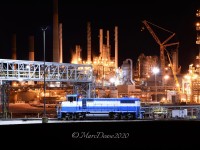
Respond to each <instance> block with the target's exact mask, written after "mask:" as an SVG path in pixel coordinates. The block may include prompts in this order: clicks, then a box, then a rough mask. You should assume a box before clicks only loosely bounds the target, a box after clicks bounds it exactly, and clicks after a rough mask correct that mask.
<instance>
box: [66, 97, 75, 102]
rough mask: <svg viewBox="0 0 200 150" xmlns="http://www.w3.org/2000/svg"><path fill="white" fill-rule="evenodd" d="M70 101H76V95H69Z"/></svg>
mask: <svg viewBox="0 0 200 150" xmlns="http://www.w3.org/2000/svg"><path fill="white" fill-rule="evenodd" d="M68 101H70V102H73V101H76V97H68Z"/></svg>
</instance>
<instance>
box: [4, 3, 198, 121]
mask: <svg viewBox="0 0 200 150" xmlns="http://www.w3.org/2000/svg"><path fill="white" fill-rule="evenodd" d="M58 5H59V3H58V0H53V43H52V44H53V60H52V62H47V61H46V60H45V31H46V29H45V28H44V29H42V31H43V40H44V41H43V42H44V60H42V61H35V59H34V58H35V56H34V49H35V48H34V44H35V40H34V35H30V36H29V60H18V59H17V52H16V51H17V46H16V45H17V44H16V41H17V40H16V38H17V35H16V34H13V36H12V39H11V40H12V58H11V59H0V81H1V98H0V104H1V106H2V107H1V109H0V111H1V114H2V117H8V116H9V117H10V116H11V113H12V115H13V116H12V117H15V116H16V117H17V113H18V112H24V111H18V110H14V108H15V106H16V105H17V106H19V105H29V106H30V107H32V108H33V109H32V110H29V109H28V108H27V109H26V110H28V111H30V112H31V113H32V114H34V113H35V114H36V115H35V116H38V117H41V116H42V115H43V114H44V113H49V114H52V113H55V111H56V110H55V107H56V105H57V104H58V103H59V102H62V101H66V95H68V94H73V93H76V94H81V95H82V96H83V97H87V98H121V97H136V98H140V99H141V103H142V106H144V109H145V112H146V114H145V115H146V117H152V116H153V117H156V116H162V117H163V118H164V117H168V116H169V115H171V116H172V117H177V116H178V117H179V115H176V113H177V107H178V106H180V107H179V108H180V109H181V111H183V110H184V112H183V114H184V115H183V116H180V117H185V116H198V114H199V104H200V77H199V75H200V64H199V63H197V64H191V65H189V69H188V70H189V71H188V73H187V74H184V75H183V74H181V66H179V64H178V62H179V60H178V59H179V55H178V54H179V52H178V50H179V41H175V42H170V40H172V39H173V38H174V37H175V36H176V34H175V33H174V32H172V31H170V30H168V29H165V28H164V27H161V26H159V25H156V24H154V23H152V22H149V21H147V20H143V21H142V23H143V25H144V27H143V29H146V30H147V31H148V32H149V34H150V36H152V38H153V39H154V41H155V43H156V44H158V45H159V48H160V49H159V52H160V56H155V55H154V56H150V55H145V54H144V53H141V54H140V55H139V57H138V58H137V60H136V62H137V63H135V64H134V63H133V60H132V58H131V56H129V57H128V58H127V59H125V60H124V61H123V63H122V64H119V62H118V60H119V57H120V56H119V49H120V48H119V44H118V43H120V40H118V38H119V34H118V31H119V30H120V27H119V26H117V25H116V26H113V30H112V31H109V30H107V29H103V28H100V29H99V36H98V38H99V49H98V55H96V56H94V55H93V51H94V50H93V49H92V44H93V43H92V36H91V35H92V32H93V31H92V28H91V26H95V24H92V23H91V22H89V21H88V22H86V23H85V27H86V28H85V30H86V31H87V39H85V40H86V41H87V49H82V47H83V46H82V45H79V44H77V45H74V50H73V53H72V56H71V58H72V59H71V62H69V63H63V58H65V56H63V39H62V38H63V35H62V34H63V29H62V28H63V26H62V22H60V21H59V14H58V8H59V7H58ZM196 17H197V18H198V19H199V17H200V11H199V10H197V12H196ZM152 27H154V28H159V29H161V30H163V31H164V32H166V33H167V34H170V35H169V36H168V37H167V38H166V39H165V40H164V41H161V39H160V37H158V36H157V34H156V33H155V32H154V30H153V29H154V28H152ZM196 32H197V41H196V44H197V45H198V47H199V56H197V59H198V60H200V22H198V23H197V24H196ZM111 35H112V36H111ZM111 37H114V39H111ZM111 40H114V42H113V43H114V45H111V43H112V42H111ZM169 47H170V50H169ZM83 51H84V52H86V53H87V59H86V60H84V58H83V56H82V53H83ZM95 51H97V50H95ZM152 105H155V107H151V108H150V107H149V106H152ZM29 106H28V107H29ZM43 106H45V108H46V109H45V110H44V112H43V111H41V110H42V109H43ZM37 108H42V109H37ZM160 114H161V115H160ZM26 115H28V113H26ZM35 116H34V117H35Z"/></svg>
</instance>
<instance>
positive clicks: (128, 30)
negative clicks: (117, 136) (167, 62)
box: [0, 0, 200, 72]
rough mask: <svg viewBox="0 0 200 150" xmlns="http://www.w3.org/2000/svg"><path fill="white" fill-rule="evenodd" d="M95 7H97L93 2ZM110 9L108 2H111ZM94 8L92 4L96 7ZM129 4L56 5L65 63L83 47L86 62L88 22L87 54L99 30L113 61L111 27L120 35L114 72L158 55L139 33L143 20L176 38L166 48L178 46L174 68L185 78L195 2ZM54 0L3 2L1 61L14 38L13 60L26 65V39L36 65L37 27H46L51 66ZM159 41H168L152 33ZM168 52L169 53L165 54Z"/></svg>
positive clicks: (193, 50)
mask: <svg viewBox="0 0 200 150" xmlns="http://www.w3.org/2000/svg"><path fill="white" fill-rule="evenodd" d="M95 2H96V1H95ZM110 2H111V3H112V1H110ZM96 3H97V2H96ZM176 3H179V4H174V1H172V0H170V1H153V2H152V1H149V2H145V1H138V2H137V1H133V2H132V4H129V3H121V4H118V3H117V4H116V3H114V2H113V3H112V4H106V3H103V2H102V3H99V4H91V3H84V4H83V3H82V4H80V3H78V2H77V3H75V2H74V4H70V3H67V1H66V0H59V22H62V23H63V53H64V62H70V57H71V50H72V49H74V48H75V45H76V44H79V45H80V46H81V47H82V50H83V51H82V55H83V57H84V58H85V59H86V56H87V51H86V46H87V34H86V33H87V30H86V29H87V28H86V27H87V22H88V21H90V22H91V26H92V53H94V54H98V49H99V40H98V34H99V29H100V28H102V29H104V37H105V35H106V30H109V31H110V40H111V41H110V42H111V47H112V48H111V51H112V54H111V55H112V56H114V27H115V26H118V29H119V66H121V65H122V62H123V61H124V60H125V59H127V58H130V59H132V60H133V62H134V64H135V63H136V61H137V58H138V56H139V55H140V54H141V53H144V54H145V55H158V56H159V54H160V50H159V46H158V44H157V43H156V42H155V40H154V39H153V37H152V36H151V35H150V33H149V32H148V30H144V31H142V32H141V29H142V27H143V26H144V25H143V24H142V21H143V20H147V21H150V22H152V23H154V24H156V25H158V26H161V27H163V28H165V29H168V30H170V31H172V32H174V33H176V36H175V37H174V38H173V39H172V41H170V42H180V47H179V65H180V66H181V67H182V72H187V70H188V66H189V64H191V63H193V62H194V59H195V56H196V55H197V54H198V47H197V45H196V44H195V42H196V30H195V22H196V21H197V18H196V16H195V14H196V10H197V9H198V8H200V1H199V0H191V1H189V2H181V1H177V2H176ZM52 14H53V0H28V1H26V2H23V0H16V1H14V0H6V2H4V1H1V2H0V52H1V54H0V58H1V59H10V58H11V36H12V34H13V33H16V35H17V59H21V60H27V59H28V36H30V35H34V36H35V60H37V61H42V60H43V47H42V42H43V41H42V40H43V37H42V31H41V27H43V26H48V30H47V31H46V59H47V61H52V58H53V56H52V22H53V16H52ZM152 28H153V30H154V32H155V33H156V34H157V36H158V37H159V38H160V40H161V41H163V40H164V39H166V38H167V37H169V35H170V34H169V33H168V32H163V31H161V30H159V29H158V28H155V27H152ZM168 50H169V51H170V48H169V49H168Z"/></svg>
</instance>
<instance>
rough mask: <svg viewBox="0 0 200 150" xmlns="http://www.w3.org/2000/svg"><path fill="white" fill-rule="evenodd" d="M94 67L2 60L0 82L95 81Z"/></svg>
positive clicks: (0, 60) (0, 61)
mask: <svg viewBox="0 0 200 150" xmlns="http://www.w3.org/2000/svg"><path fill="white" fill-rule="evenodd" d="M92 69H93V68H92V65H89V64H84V65H83V64H70V63H56V62H45V66H44V62H42V61H26V60H11V59H0V80H9V81H22V80H24V81H29V80H31V81H43V80H44V75H45V80H46V81H56V82H84V83H85V82H86V83H88V82H89V83H90V82H92V81H93V70H92Z"/></svg>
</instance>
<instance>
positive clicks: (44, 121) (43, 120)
mask: <svg viewBox="0 0 200 150" xmlns="http://www.w3.org/2000/svg"><path fill="white" fill-rule="evenodd" d="M46 30H47V27H45V28H42V31H43V46H44V47H43V48H44V99H43V100H44V114H43V118H42V122H43V123H47V122H48V118H47V117H46V97H45V93H46V80H45V31H46Z"/></svg>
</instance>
